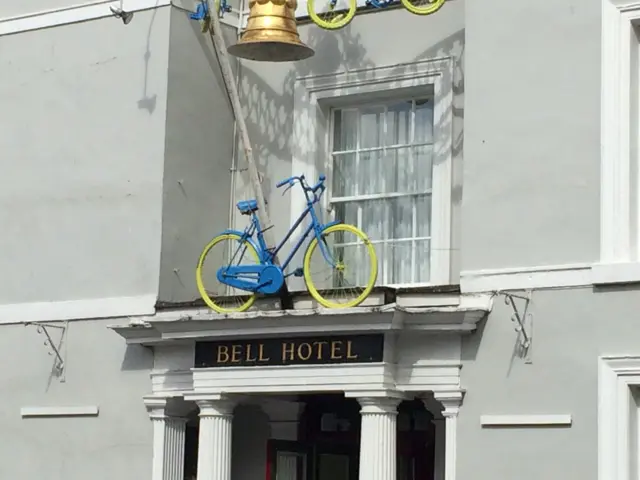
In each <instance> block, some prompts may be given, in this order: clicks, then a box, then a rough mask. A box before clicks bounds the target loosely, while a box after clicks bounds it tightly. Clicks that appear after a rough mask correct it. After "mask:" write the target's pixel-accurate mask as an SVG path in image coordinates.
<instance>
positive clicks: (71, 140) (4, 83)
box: [0, 2, 169, 304]
mask: <svg viewBox="0 0 640 480" xmlns="http://www.w3.org/2000/svg"><path fill="white" fill-rule="evenodd" d="M9 3H13V4H15V2H9ZM40 3H42V2H40ZM5 8H6V6H5ZM168 28H169V9H168V8H162V9H157V10H154V11H146V12H139V13H137V14H136V15H135V17H134V20H133V21H132V22H131V24H130V25H128V26H126V27H125V26H124V25H123V24H122V22H120V21H119V20H117V19H114V18H106V19H102V20H98V21H90V22H84V23H78V24H74V25H67V26H61V27H55V28H48V29H43V30H38V31H32V32H27V33H22V34H16V35H10V36H2V37H0V70H1V71H2V75H0V105H1V108H0V152H2V155H1V156H0V169H1V170H2V175H1V176H0V226H1V229H2V235H0V252H2V253H1V254H0V271H2V272H3V275H2V279H1V280H0V304H2V303H4V304H12V303H22V302H35V301H38V302H45V301H61V300H76V299H90V298H106V297H118V296H136V295H143V294H156V293H157V289H158V271H159V257H160V232H161V224H160V222H161V207H162V205H161V199H162V169H163V156H164V130H165V104H166V95H167V75H166V71H167V58H168V44H169V40H168V33H167V32H168ZM147 54H149V55H148V61H147V60H145V58H147Z"/></svg>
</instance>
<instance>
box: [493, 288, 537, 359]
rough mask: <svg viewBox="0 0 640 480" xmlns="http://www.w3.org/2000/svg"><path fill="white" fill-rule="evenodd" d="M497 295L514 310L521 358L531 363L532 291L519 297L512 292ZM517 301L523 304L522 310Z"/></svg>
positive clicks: (513, 317) (513, 319)
mask: <svg viewBox="0 0 640 480" xmlns="http://www.w3.org/2000/svg"><path fill="white" fill-rule="evenodd" d="M495 294H496V295H502V296H503V297H504V303H505V304H506V305H509V306H510V307H511V309H512V310H513V314H512V315H511V321H512V322H513V323H514V324H515V330H516V332H518V343H519V347H520V348H519V350H520V356H521V357H523V358H524V359H525V363H532V361H531V346H532V343H533V314H532V313H531V312H530V311H529V307H530V305H531V295H532V292H531V290H527V291H526V292H525V294H524V295H518V294H515V293H511V292H501V291H499V292H495ZM516 300H519V301H520V302H518V303H521V306H520V308H518V305H517V304H516Z"/></svg>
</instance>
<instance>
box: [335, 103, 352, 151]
mask: <svg viewBox="0 0 640 480" xmlns="http://www.w3.org/2000/svg"><path fill="white" fill-rule="evenodd" d="M333 119H334V125H333V151H334V152H340V151H343V150H355V149H356V140H357V139H356V135H357V133H358V111H357V110H353V109H352V110H347V109H345V110H336V111H335V113H334V117H333Z"/></svg>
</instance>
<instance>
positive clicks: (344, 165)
mask: <svg viewBox="0 0 640 480" xmlns="http://www.w3.org/2000/svg"><path fill="white" fill-rule="evenodd" d="M332 185H333V196H334V197H350V196H352V195H356V194H357V193H358V192H357V189H356V188H357V186H358V182H357V178H356V154H355V153H341V154H338V155H334V157H333V172H332ZM360 193H362V192H360Z"/></svg>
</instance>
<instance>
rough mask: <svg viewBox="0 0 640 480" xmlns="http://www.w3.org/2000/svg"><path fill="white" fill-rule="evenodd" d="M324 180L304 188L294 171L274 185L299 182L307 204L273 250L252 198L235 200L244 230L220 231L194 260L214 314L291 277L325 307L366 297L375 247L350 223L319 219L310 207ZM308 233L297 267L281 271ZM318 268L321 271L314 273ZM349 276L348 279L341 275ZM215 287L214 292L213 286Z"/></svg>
mask: <svg viewBox="0 0 640 480" xmlns="http://www.w3.org/2000/svg"><path fill="white" fill-rule="evenodd" d="M325 179H326V178H325V176H324V175H321V176H320V180H319V181H318V183H317V184H316V185H314V186H309V185H308V184H307V182H306V180H305V178H304V175H300V176H299V177H290V178H287V179H286V180H283V181H281V182H279V183H278V184H277V187H278V188H281V187H284V186H285V185H287V186H288V187H287V189H286V190H285V193H286V191H287V190H289V189H290V188H292V187H293V186H294V185H296V184H298V185H300V187H301V188H302V190H303V192H304V195H305V198H306V204H307V206H306V208H305V209H304V211H303V212H302V213H301V214H300V216H299V217H298V219H297V220H296V222H295V223H294V225H293V226H292V227H291V228H290V229H289V231H288V233H287V234H286V235H285V237H284V238H283V239H282V241H281V242H280V244H279V245H278V246H277V247H275V248H268V247H267V245H266V243H265V240H264V236H263V232H264V230H263V229H262V226H261V225H260V221H259V219H258V215H257V214H256V212H257V211H258V202H257V201H256V200H243V201H240V202H238V203H237V205H236V206H237V208H238V210H239V211H240V213H241V214H242V215H247V216H250V217H251V221H250V222H249V225H248V226H247V228H245V229H244V231H239V230H225V231H224V232H222V233H221V234H220V235H218V236H217V237H215V238H214V239H213V240H211V242H209V244H207V246H206V247H205V248H204V250H203V252H202V254H201V255H200V259H199V260H198V266H197V268H196V282H197V285H198V291H199V292H200V295H201V296H202V299H203V300H204V301H205V303H206V304H207V305H208V306H209V307H211V308H212V309H213V310H215V311H217V312H219V313H230V312H243V311H245V310H247V309H249V308H250V307H251V306H252V305H253V303H254V302H255V299H256V297H257V295H258V294H263V295H273V294H276V293H278V292H279V291H280V290H281V289H282V287H283V285H284V283H285V281H286V279H287V277H289V276H291V275H294V276H297V277H304V280H305V284H306V286H307V290H308V291H309V293H310V294H311V296H312V297H313V298H314V299H315V300H316V301H317V302H318V303H319V304H320V305H322V306H323V307H326V308H347V307H355V306H357V305H359V304H360V303H362V301H363V300H364V299H365V298H367V296H368V295H369V294H370V293H371V290H372V289H373V287H374V285H375V283H376V280H377V278H378V260H377V258H376V253H375V250H374V248H373V245H372V244H371V242H370V241H369V238H368V237H367V236H366V235H365V234H364V232H362V231H361V230H360V229H358V228H356V227H354V226H353V225H348V224H345V223H341V222H339V221H335V222H329V223H326V224H323V223H321V222H320V220H319V218H318V214H317V213H316V211H315V205H316V204H317V203H318V202H319V201H320V198H321V197H322V194H323V193H324V191H325V184H324V182H325ZM283 194H284V193H283ZM307 216H311V222H310V223H309V225H308V226H307V227H306V228H305V229H304V231H303V234H302V236H301V237H300V238H299V239H298V241H297V242H296V244H295V245H294V247H293V248H292V249H291V251H290V252H289V255H288V256H287V258H286V259H285V261H284V262H283V263H282V265H281V266H280V265H276V264H275V262H274V259H275V258H276V256H277V255H278V253H279V252H280V250H282V248H283V246H284V244H285V243H286V242H287V240H289V238H291V236H292V235H293V233H294V232H295V231H296V230H297V229H298V227H299V226H300V225H301V223H302V221H303V220H304V219H305V218H306V217H307ZM309 235H312V239H311V241H310V242H309V244H308V246H307V250H306V252H305V255H304V260H303V266H302V268H296V269H295V270H294V271H293V272H290V273H285V271H286V270H287V267H288V266H289V264H290V263H291V261H292V260H293V258H294V256H295V254H296V253H297V252H298V250H299V249H300V247H301V246H302V244H303V243H304V242H305V240H306V239H307V237H309ZM314 254H316V256H315V257H314ZM211 259H212V261H213V268H212V269H211V270H210V273H207V272H206V268H205V265H206V264H207V261H209V260H211ZM347 262H348V263H349V266H347ZM320 270H324V271H325V273H324V274H323V275H322V276H320V277H314V274H315V272H317V271H320ZM327 270H328V271H329V273H328V274H327V273H326V271H327ZM349 274H351V277H349V278H347V276H348V275H349ZM215 286H217V287H218V289H217V290H213V288H214V287H215Z"/></svg>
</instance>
